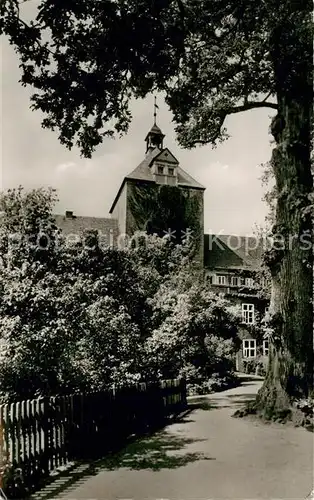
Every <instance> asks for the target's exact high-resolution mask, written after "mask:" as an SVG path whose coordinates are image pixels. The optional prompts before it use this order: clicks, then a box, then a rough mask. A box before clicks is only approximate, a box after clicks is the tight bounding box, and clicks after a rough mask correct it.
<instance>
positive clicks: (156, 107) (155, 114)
mask: <svg viewBox="0 0 314 500" xmlns="http://www.w3.org/2000/svg"><path fill="white" fill-rule="evenodd" d="M157 109H159V107H158V105H157V97H156V96H155V97H154V125H157V111H156V110H157Z"/></svg>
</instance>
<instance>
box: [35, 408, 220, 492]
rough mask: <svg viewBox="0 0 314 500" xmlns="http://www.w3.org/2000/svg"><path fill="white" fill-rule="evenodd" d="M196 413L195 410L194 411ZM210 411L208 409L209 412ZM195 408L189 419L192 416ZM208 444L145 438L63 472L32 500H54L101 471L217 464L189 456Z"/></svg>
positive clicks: (164, 436)
mask: <svg viewBox="0 0 314 500" xmlns="http://www.w3.org/2000/svg"><path fill="white" fill-rule="evenodd" d="M195 409H196V408H195ZM207 409H209V408H207ZM191 411H193V410H192V408H191V409H190V411H189V412H188V413H187V415H186V417H187V416H188V415H189V414H190V413H191ZM177 422H179V423H180V424H185V423H189V422H190V420H189V419H188V418H185V417H184V418H182V419H180V420H178V421H177ZM202 441H206V439H190V438H186V437H181V436H178V435H177V434H174V433H171V431H169V430H167V429H166V430H162V431H159V432H157V433H156V434H154V435H150V436H146V437H143V438H140V439H138V440H134V441H133V442H130V443H129V444H128V445H127V446H126V447H125V448H124V449H122V450H121V451H120V452H117V453H114V454H111V455H107V456H106V457H104V458H101V459H99V460H94V461H91V462H84V463H81V464H77V465H76V466H73V467H72V468H71V469H68V470H67V471H64V472H61V473H60V474H59V475H58V477H57V478H55V479H54V480H52V481H51V482H50V484H47V486H46V487H44V488H43V489H42V490H41V491H40V492H37V493H35V494H33V495H32V496H31V497H30V499H31V500H49V499H50V500H51V499H54V498H56V497H57V495H60V494H62V493H63V492H65V490H66V491H70V490H71V489H73V488H77V487H79V486H80V485H81V484H83V483H84V482H85V481H86V480H87V479H89V478H91V477H93V476H95V475H97V474H99V473H100V472H102V471H110V470H118V469H120V468H127V469H129V470H145V469H146V470H151V471H160V470H162V469H176V468H179V467H183V466H185V465H187V464H188V463H191V462H196V461H198V460H215V458H212V457H208V456H207V455H205V454H203V453H200V452H188V450H187V449H186V448H187V447H188V446H189V445H191V444H193V443H196V442H202Z"/></svg>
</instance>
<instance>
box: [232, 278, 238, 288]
mask: <svg viewBox="0 0 314 500" xmlns="http://www.w3.org/2000/svg"><path fill="white" fill-rule="evenodd" d="M234 280H235V281H236V283H234V282H233V281H234ZM231 286H239V277H238V276H231Z"/></svg>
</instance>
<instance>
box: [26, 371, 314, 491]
mask: <svg viewBox="0 0 314 500" xmlns="http://www.w3.org/2000/svg"><path fill="white" fill-rule="evenodd" d="M260 384H261V382H259V381H256V380H255V381H249V382H245V381H244V382H242V385H241V387H239V388H236V389H231V390H229V391H225V392H223V393H218V394H214V395H211V396H209V397H200V398H198V399H194V400H193V404H194V405H195V409H194V410H193V411H192V412H191V413H189V414H188V415H187V416H186V417H185V418H184V419H183V420H182V421H181V422H179V423H174V424H172V425H170V426H169V427H168V428H167V429H166V430H164V431H162V432H160V433H159V434H157V435H155V436H153V437H150V438H148V439H145V440H142V441H140V442H138V443H134V444H132V445H129V447H128V448H127V449H126V451H125V452H124V453H123V454H121V455H119V456H117V457H116V458H115V460H114V462H112V463H108V462H104V463H102V464H100V465H99V467H96V468H95V469H94V470H91V469H88V470H86V473H87V474H85V475H84V473H82V475H81V476H78V477H80V479H79V481H76V482H75V484H73V486H72V487H71V488H67V489H66V490H64V492H63V493H62V494H60V495H59V496H55V497H54V498H58V499H67V500H70V499H72V500H79V499H80V500H83V499H84V500H91V499H95V500H96V499H97V500H131V499H132V500H160V499H162V500H166V499H168V500H205V499H206V500H209V499H230V500H231V499H232V500H236V499H239V500H240V499H241V500H244V499H250V500H254V499H265V500H266V499H278V500H279V499H288V498H289V499H298V500H299V499H300V500H303V499H305V498H306V496H307V495H308V494H309V492H310V491H311V489H312V488H313V434H312V433H310V432H308V431H306V430H304V429H296V428H293V427H289V426H283V425H279V424H278V425H277V424H268V425H265V424H262V423H261V422H259V421H257V420H252V419H248V418H245V419H236V418H232V416H231V415H232V414H233V413H234V411H235V410H236V409H237V408H239V406H241V405H242V404H243V402H244V401H247V400H248V399H251V398H253V397H254V395H255V394H256V392H257V390H258V388H259V387H260ZM197 406H198V407H197ZM83 468H84V467H83ZM36 498H44V497H43V496H41V497H39V496H38V497H37V496H36ZM45 498H48V497H45ZM49 498H52V497H51V496H50V497H49Z"/></svg>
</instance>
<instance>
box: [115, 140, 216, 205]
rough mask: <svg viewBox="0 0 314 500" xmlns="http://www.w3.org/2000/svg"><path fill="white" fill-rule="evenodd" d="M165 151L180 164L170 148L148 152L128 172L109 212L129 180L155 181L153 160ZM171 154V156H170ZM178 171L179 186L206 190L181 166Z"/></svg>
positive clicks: (172, 160)
mask: <svg viewBox="0 0 314 500" xmlns="http://www.w3.org/2000/svg"><path fill="white" fill-rule="evenodd" d="M165 153H167V154H168V155H169V158H170V159H171V163H172V164H174V163H175V162H176V164H177V165H178V160H177V159H176V158H175V157H174V156H173V154H172V153H171V151H170V150H169V149H168V148H165V149H163V150H162V151H160V150H159V149H158V148H155V149H154V150H153V151H151V152H150V153H148V154H147V156H146V157H145V158H144V160H143V161H142V162H141V163H140V164H139V165H138V166H137V167H136V168H135V169H134V170H133V171H132V172H131V173H130V174H128V175H127V176H126V177H125V178H124V180H123V182H122V184H121V186H120V189H119V191H118V194H117V196H116V197H115V199H114V202H113V204H112V206H111V208H110V211H109V213H112V212H113V209H114V207H115V205H116V203H117V201H118V199H119V197H120V194H121V191H122V189H123V186H124V184H125V182H126V181H127V180H135V181H143V182H155V180H154V177H153V174H152V171H151V164H152V162H153V161H154V160H155V159H157V157H158V158H160V159H161V158H162V157H163V156H162V155H164V154H165ZM170 155H171V156H170ZM163 161H169V160H167V157H166V158H165V160H163ZM177 173H178V186H182V187H190V188H193V189H202V190H205V189H206V188H205V187H204V186H203V185H202V184H200V183H199V182H198V181H196V180H195V179H193V177H192V176H191V175H189V174H188V173H187V172H185V170H183V169H182V168H181V167H179V166H178V167H177Z"/></svg>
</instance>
